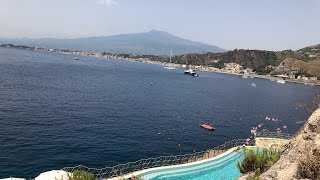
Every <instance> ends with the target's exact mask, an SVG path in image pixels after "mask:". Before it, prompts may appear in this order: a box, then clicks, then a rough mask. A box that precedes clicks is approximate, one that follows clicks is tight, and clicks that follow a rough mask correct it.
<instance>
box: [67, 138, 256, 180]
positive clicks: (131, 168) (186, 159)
mask: <svg viewBox="0 0 320 180" xmlns="http://www.w3.org/2000/svg"><path fill="white" fill-rule="evenodd" d="M243 144H246V145H249V146H253V145H254V142H253V141H250V142H248V143H247V142H246V140H245V139H237V140H231V141H229V142H226V143H224V144H222V145H220V146H217V147H215V148H213V149H210V150H207V151H201V152H195V153H192V154H185V155H176V156H160V157H157V158H148V159H141V160H138V161H135V162H129V163H126V164H119V165H116V166H113V167H105V168H101V169H97V168H88V167H86V166H83V165H79V166H76V167H65V168H63V170H64V171H67V172H74V171H85V172H87V173H91V174H93V175H95V177H96V178H97V179H105V178H112V177H118V176H123V175H126V174H129V173H132V172H135V171H140V170H144V169H149V168H154V167H162V166H171V165H177V164H185V163H190V162H195V161H199V160H203V159H208V158H212V157H215V156H217V155H219V154H221V153H223V152H225V151H226V150H228V149H230V148H233V147H237V146H242V145H243Z"/></svg>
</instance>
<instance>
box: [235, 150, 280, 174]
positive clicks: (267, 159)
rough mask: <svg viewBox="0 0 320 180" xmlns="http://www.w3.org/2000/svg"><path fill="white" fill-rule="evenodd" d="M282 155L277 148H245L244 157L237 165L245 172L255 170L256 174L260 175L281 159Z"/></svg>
mask: <svg viewBox="0 0 320 180" xmlns="http://www.w3.org/2000/svg"><path fill="white" fill-rule="evenodd" d="M280 155H281V153H280V151H277V150H268V149H263V150H259V149H258V150H256V151H253V150H245V152H244V159H243V161H242V162H238V164H237V167H238V169H239V170H240V172H241V173H243V174H245V173H248V172H254V173H255V176H260V174H261V173H263V172H265V171H267V170H268V169H269V168H270V167H271V166H273V165H274V164H275V163H276V162H277V161H278V160H279V159H280Z"/></svg>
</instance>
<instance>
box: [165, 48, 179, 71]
mask: <svg viewBox="0 0 320 180" xmlns="http://www.w3.org/2000/svg"><path fill="white" fill-rule="evenodd" d="M171 57H172V50H171V54H170V64H171ZM163 68H165V69H169V70H175V69H177V68H175V67H171V66H170V65H169V66H165V67H163Z"/></svg>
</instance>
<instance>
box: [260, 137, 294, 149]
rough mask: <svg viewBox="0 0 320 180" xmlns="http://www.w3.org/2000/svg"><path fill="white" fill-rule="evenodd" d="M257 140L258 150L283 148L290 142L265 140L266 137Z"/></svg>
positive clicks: (272, 139) (285, 140) (273, 139)
mask: <svg viewBox="0 0 320 180" xmlns="http://www.w3.org/2000/svg"><path fill="white" fill-rule="evenodd" d="M255 140H256V141H255V146H256V147H258V148H271V147H277V148H281V147H283V146H284V145H285V144H287V143H288V142H289V140H288V139H279V138H265V137H259V138H256V139H255Z"/></svg>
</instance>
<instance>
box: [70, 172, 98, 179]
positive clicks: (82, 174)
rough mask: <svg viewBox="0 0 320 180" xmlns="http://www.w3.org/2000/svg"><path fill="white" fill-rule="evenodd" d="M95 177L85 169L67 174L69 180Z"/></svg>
mask: <svg viewBox="0 0 320 180" xmlns="http://www.w3.org/2000/svg"><path fill="white" fill-rule="evenodd" d="M96 179H97V178H96V177H95V176H94V175H93V174H91V173H87V172H85V171H73V172H72V173H71V175H69V180H96Z"/></svg>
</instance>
